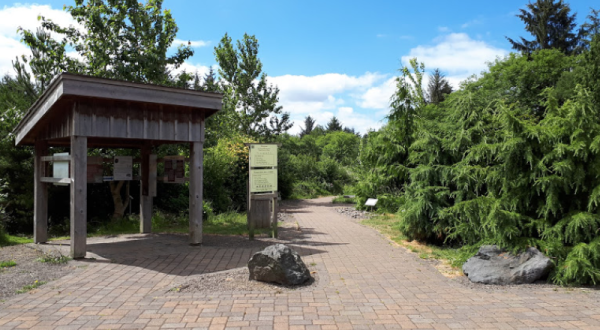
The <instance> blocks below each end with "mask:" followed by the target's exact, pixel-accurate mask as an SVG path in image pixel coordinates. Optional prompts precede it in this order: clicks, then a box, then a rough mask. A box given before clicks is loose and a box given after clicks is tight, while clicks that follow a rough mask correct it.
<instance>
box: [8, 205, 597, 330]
mask: <svg viewBox="0 0 600 330" xmlns="http://www.w3.org/2000/svg"><path fill="white" fill-rule="evenodd" d="M328 201H329V200H328V199H318V200H313V201H306V202H302V204H301V206H302V207H301V208H297V209H295V210H293V211H294V216H295V218H296V220H297V221H298V223H299V226H300V228H301V229H302V235H301V236H299V237H298V238H297V239H296V240H295V241H294V242H291V243H292V244H291V245H293V246H294V247H295V248H296V249H298V250H299V251H301V253H302V254H303V259H304V260H305V262H306V263H307V264H312V263H314V264H315V266H313V267H312V268H313V269H316V270H317V271H318V273H319V279H320V280H319V284H318V285H317V286H316V287H315V288H314V289H306V290H301V291H297V292H283V293H279V294H276V293H260V292H259V293H257V292H250V293H244V292H219V293H214V294H210V295H206V294H199V293H195V294H182V293H177V292H169V291H168V289H169V288H171V287H173V286H174V285H175V283H177V282H178V281H181V280H182V278H183V276H185V275H193V274H198V273H206V272H213V271H218V270H224V269H231V268H235V267H240V266H243V265H244V264H245V262H246V261H247V260H248V258H249V256H250V254H251V253H252V252H253V251H255V250H257V249H259V248H261V247H262V246H263V245H264V244H266V243H267V242H262V243H264V244H263V245H260V244H261V242H258V243H252V244H250V243H248V244H246V245H244V244H241V245H240V244H233V245H232V246H231V247H227V246H219V247H217V246H216V245H214V246H213V245H212V244H211V243H210V239H209V240H208V241H207V243H206V244H205V246H203V247H201V248H197V247H188V246H186V245H185V244H184V243H182V240H181V238H178V237H176V236H174V237H172V236H168V235H165V236H160V235H159V236H158V238H155V239H140V238H139V237H138V236H135V235H133V238H135V239H127V237H125V238H122V239H120V240H116V241H115V242H112V243H106V244H100V243H98V244H94V241H93V240H92V242H91V244H90V248H91V249H92V250H93V251H94V253H95V254H96V255H98V256H99V257H98V258H97V259H96V260H91V261H90V262H89V263H88V264H86V265H88V266H87V267H86V268H82V269H81V270H80V271H77V272H75V273H73V274H72V275H69V276H67V277H63V278H62V279H60V280H58V281H55V282H51V283H49V284H47V285H45V286H44V287H42V289H40V290H38V291H36V292H34V293H31V294H22V295H19V296H16V297H14V298H11V299H10V300H8V301H7V302H5V303H3V304H0V329H5V328H6V329H12V328H32V329H33V328H35V329H133V328H145V329H171V328H173V329H174V328H197V329H405V328H419V329H462V328H469V329H488V328H493V329H497V328H499V329H518V328H527V329H535V328H545V329H548V328H570V329H575V328H577V329H600V294H599V292H597V291H592V290H588V291H584V290H579V289H575V290H569V289H563V288H540V289H535V290H534V289H528V288H506V289H498V290H491V291H489V290H488V291H486V290H479V289H471V288H467V287H465V286H463V285H461V284H459V283H457V282H456V281H453V280H449V279H447V278H445V277H443V276H442V275H440V274H439V273H438V272H437V271H436V270H435V269H434V268H433V267H431V266H430V265H429V264H428V263H427V262H425V261H422V260H420V259H418V258H417V257H416V256H415V255H414V254H411V253H408V252H406V251H405V250H404V249H402V248H396V247H393V246H392V245H390V244H389V242H388V241H386V240H385V239H383V238H381V236H379V235H378V234H377V233H376V232H375V231H373V230H372V229H369V228H366V227H363V226H361V225H360V224H357V223H356V222H354V221H352V220H350V219H349V218H346V217H345V216H342V215H340V214H338V213H337V212H336V211H335V210H334V209H333V208H332V207H331V204H328ZM211 239H212V238H211ZM257 244H258V245H257ZM240 246H241V247H240ZM117 252H119V253H120V254H116V253H117ZM90 255H92V254H90V253H88V257H90ZM103 255H105V256H107V257H108V258H109V259H112V260H113V262H104V261H103V260H101V256H103ZM77 264H79V265H80V264H81V262H78V263H77Z"/></svg>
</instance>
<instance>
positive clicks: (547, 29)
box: [506, 0, 584, 54]
mask: <svg viewBox="0 0 600 330" xmlns="http://www.w3.org/2000/svg"><path fill="white" fill-rule="evenodd" d="M527 8H528V10H526V9H521V10H520V11H521V13H520V14H518V15H517V17H519V18H520V19H521V20H522V21H523V23H525V30H526V31H527V32H529V33H530V34H531V35H532V36H533V37H534V39H533V40H527V39H525V38H523V37H521V41H515V40H513V39H511V38H508V37H506V38H507V39H508V41H509V42H510V43H511V45H512V47H513V49H514V50H517V51H520V52H522V53H527V54H529V53H531V52H533V51H534V50H537V49H551V48H555V49H558V50H560V51H561V52H563V53H565V54H572V53H576V52H580V51H581V47H580V43H581V39H582V37H583V34H584V30H583V29H581V28H580V29H579V30H576V26H577V24H576V23H575V18H576V14H571V8H570V7H569V5H568V4H566V3H564V2H563V1H562V0H558V1H555V0H537V1H536V2H534V3H529V4H527Z"/></svg>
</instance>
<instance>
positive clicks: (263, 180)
mask: <svg viewBox="0 0 600 330" xmlns="http://www.w3.org/2000/svg"><path fill="white" fill-rule="evenodd" d="M265 191H277V170H275V169H267V170H251V171H250V192H265Z"/></svg>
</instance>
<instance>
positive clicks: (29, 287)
mask: <svg viewBox="0 0 600 330" xmlns="http://www.w3.org/2000/svg"><path fill="white" fill-rule="evenodd" d="M44 284H46V282H44V281H38V280H35V282H33V284H30V285H26V286H24V287H22V288H20V289H19V290H17V293H18V294H21V293H26V292H29V291H31V290H33V289H36V288H39V287H40V286H42V285H44Z"/></svg>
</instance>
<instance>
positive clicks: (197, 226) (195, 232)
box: [190, 142, 204, 245]
mask: <svg viewBox="0 0 600 330" xmlns="http://www.w3.org/2000/svg"><path fill="white" fill-rule="evenodd" d="M203 147H204V143H203V142H193V143H191V148H190V149H191V152H190V244H191V245H200V244H202V197H203V196H202V188H203V187H202V185H203V181H202V180H203V164H202V163H203V161H204V150H203Z"/></svg>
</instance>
